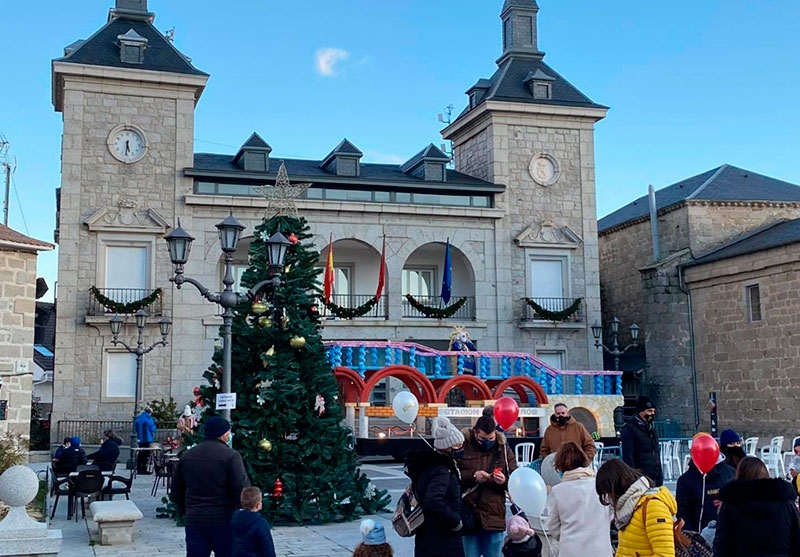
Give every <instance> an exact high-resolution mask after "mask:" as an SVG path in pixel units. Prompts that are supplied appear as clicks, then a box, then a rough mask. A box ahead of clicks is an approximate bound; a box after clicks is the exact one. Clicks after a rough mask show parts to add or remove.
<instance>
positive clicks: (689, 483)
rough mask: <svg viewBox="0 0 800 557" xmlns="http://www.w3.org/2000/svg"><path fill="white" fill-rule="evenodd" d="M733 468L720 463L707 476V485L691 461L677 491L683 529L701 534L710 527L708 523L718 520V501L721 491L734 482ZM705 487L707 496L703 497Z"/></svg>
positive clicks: (676, 496) (678, 514)
mask: <svg viewBox="0 0 800 557" xmlns="http://www.w3.org/2000/svg"><path fill="white" fill-rule="evenodd" d="M733 474H734V471H733V468H731V467H730V466H728V465H727V464H725V463H724V462H720V463H718V464H717V465H716V466H714V468H712V469H711V471H710V472H709V473H708V474H707V475H706V479H705V484H704V483H703V474H701V473H700V470H698V469H697V467H696V466H695V465H694V462H692V461H689V468H688V469H687V470H686V472H684V473H683V474H681V477H680V478H678V486H677V488H676V490H675V499H676V500H677V501H678V513H677V517H678V518H682V519H683V521H684V525H683V529H684V530H691V531H692V532H700V531H701V530H702V529H703V528H705V527H706V526H708V523H709V522H711V521H712V520H716V519H717V500H718V499H719V490H720V489H721V488H722V486H724V485H725V484H727V483H728V482H730V481H731V480H733ZM703 485H705V490H706V492H705V496H703ZM701 501H704V504H703V511H702V512H703V523H702V524H698V523H697V521H698V520H700V502H701Z"/></svg>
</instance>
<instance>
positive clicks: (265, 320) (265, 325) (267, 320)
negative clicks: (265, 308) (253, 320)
mask: <svg viewBox="0 0 800 557" xmlns="http://www.w3.org/2000/svg"><path fill="white" fill-rule="evenodd" d="M258 326H259V327H261V328H262V329H269V328H270V327H272V318H271V317H259V318H258Z"/></svg>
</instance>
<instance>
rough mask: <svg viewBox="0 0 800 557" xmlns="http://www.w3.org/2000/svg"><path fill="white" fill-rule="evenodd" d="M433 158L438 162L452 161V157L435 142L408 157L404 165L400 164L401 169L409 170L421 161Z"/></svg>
mask: <svg viewBox="0 0 800 557" xmlns="http://www.w3.org/2000/svg"><path fill="white" fill-rule="evenodd" d="M426 159H427V160H433V161H438V162H445V163H447V162H450V157H448V156H447V155H445V154H444V153H442V150H441V149H439V148H438V147H437V146H436V145H434V144H433V143H430V144H428V146H427V147H425V148H424V149H423V150H422V151H420V152H419V153H417V154H416V155H414V156H413V157H411V158H410V159H408V160H407V161H406V162H404V163H403V164H402V165H400V170H401V171H403V172H408V171H409V170H411V169H412V168H414V167H416V166H417V165H418V164H419V163H421V162H422V161H424V160H426Z"/></svg>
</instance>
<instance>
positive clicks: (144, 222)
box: [83, 199, 170, 234]
mask: <svg viewBox="0 0 800 557" xmlns="http://www.w3.org/2000/svg"><path fill="white" fill-rule="evenodd" d="M83 222H84V223H85V224H86V226H88V227H89V230H91V231H92V232H150V233H153V234H163V233H165V232H166V231H167V229H169V228H170V225H169V223H167V221H166V219H164V217H162V216H161V215H160V214H158V212H157V211H155V210H154V209H139V207H138V203H137V202H136V201H135V200H132V199H121V200H120V201H119V203H118V204H117V206H116V207H103V208H101V209H98V210H97V211H95V212H94V213H92V214H91V215H90V216H89V217H87V218H86V219H85V220H84V221H83Z"/></svg>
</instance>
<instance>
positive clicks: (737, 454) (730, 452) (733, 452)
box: [719, 446, 747, 472]
mask: <svg viewBox="0 0 800 557" xmlns="http://www.w3.org/2000/svg"><path fill="white" fill-rule="evenodd" d="M719 452H721V453H722V454H724V455H725V464H727V465H728V466H729V467H731V468H733V471H734V472H735V471H736V467H737V466H739V462H740V461H741V460H742V459H743V458H744V457H746V456H747V455H746V454H745V452H744V449H743V448H741V447H735V446H734V447H728V446H722V447H720V448H719Z"/></svg>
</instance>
